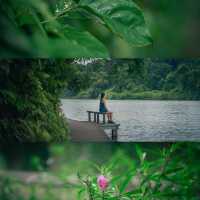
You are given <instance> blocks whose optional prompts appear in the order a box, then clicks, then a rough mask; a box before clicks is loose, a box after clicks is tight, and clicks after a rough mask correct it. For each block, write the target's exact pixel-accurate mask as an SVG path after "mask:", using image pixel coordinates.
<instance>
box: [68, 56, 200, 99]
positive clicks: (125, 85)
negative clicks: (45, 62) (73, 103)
mask: <svg viewBox="0 0 200 200" xmlns="http://www.w3.org/2000/svg"><path fill="white" fill-rule="evenodd" d="M72 65H73V70H74V74H75V75H74V77H71V79H70V80H69V84H68V87H67V89H66V90H65V93H64V96H65V97H71V98H98V96H99V94H100V93H101V92H105V91H106V92H107V95H108V96H109V98H111V99H158V100H162V99H163V100H164V99H165V100H167V99H170V100H176V99H177V100H199V99H200V79H199V77H200V60H199V59H195V60H194V59H193V60H192V59H158V58H155V59H150V58H147V59H107V60H105V59H93V60H88V61H87V62H86V61H84V60H81V59H80V60H77V61H75V62H74V63H73V64H72Z"/></svg>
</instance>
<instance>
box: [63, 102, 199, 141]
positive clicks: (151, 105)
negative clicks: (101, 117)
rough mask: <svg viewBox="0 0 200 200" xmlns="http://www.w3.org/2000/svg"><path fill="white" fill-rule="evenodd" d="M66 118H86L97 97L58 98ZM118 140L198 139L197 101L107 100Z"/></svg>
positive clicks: (94, 107) (95, 106)
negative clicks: (118, 126) (117, 124)
mask: <svg viewBox="0 0 200 200" xmlns="http://www.w3.org/2000/svg"><path fill="white" fill-rule="evenodd" d="M62 105H63V106H62V108H63V111H64V113H65V115H66V116H67V117H68V118H71V119H76V120H82V121H86V120H87V113H86V111H87V110H94V111H95V110H98V105H99V101H98V100H74V99H70V100H68V99H67V100H66V99H65V100H62ZM108 107H109V108H110V110H112V111H113V112H114V121H116V122H118V123H120V124H121V125H120V129H119V137H118V140H119V141H174V140H176V141H197V140H198V141H200V101H146V100H145V101H143V100H109V102H108Z"/></svg>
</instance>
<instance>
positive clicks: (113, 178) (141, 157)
mask: <svg viewBox="0 0 200 200" xmlns="http://www.w3.org/2000/svg"><path fill="white" fill-rule="evenodd" d="M99 146H100V147H101V148H98V149H97V148H96V144H84V145H83V144H65V145H64V144H57V145H51V146H50V147H49V151H50V152H51V153H50V156H49V158H48V159H47V161H46V162H48V163H49V169H48V170H47V171H46V175H45V179H46V180H49V181H46V184H44V183H43V182H42V179H41V180H40V181H41V182H40V181H39V182H38V181H36V182H35V183H34V181H33V182H32V184H30V183H27V184H24V183H26V182H25V181H23V180H21V181H19V179H18V180H17V177H14V176H12V177H6V175H5V174H4V176H2V173H1V179H0V185H1V187H0V188H1V190H0V196H1V199H2V200H5V199H10V198H11V197H12V194H13V193H14V194H15V196H14V197H13V199H21V200H23V199H26V200H30V199H41V198H42V199H46V200H49V199H52V198H53V199H58V200H61V199H71V200H73V199H74V200H75V199H76V200H78V199H81V200H82V199H86V200H87V199H88V200H91V199H95V200H98V199H102V192H101V190H100V189H99V187H98V185H97V177H98V176H99V175H100V174H104V176H106V177H107V178H108V179H109V186H108V188H107V189H106V190H105V192H104V199H105V200H106V199H108V200H111V199H116V200H117V199H120V200H122V199H130V200H142V199H146V200H147V199H148V200H157V199H159V200H160V199H163V200H167V199H173V200H198V199H199V191H200V190H199V189H200V184H199V178H200V177H199V176H200V163H199V162H200V161H199V159H198V156H199V151H200V147H199V144H198V143H162V144H159V143H152V144H151V143H140V144H139V143H129V144H128V143H126V144H99ZM80 152H82V153H81V154H80ZM105 152H106V154H105ZM1 154H2V153H1ZM22 154H23V153H22ZM2 155H3V157H6V155H5V154H2ZM39 158H40V157H38V159H39ZM49 160H52V162H51V164H50V162H49ZM13 167H14V166H13ZM31 169H34V168H32V167H31V168H30V170H31ZM11 172H12V171H11ZM35 173H37V172H35ZM77 173H78V176H77ZM52 175H53V176H54V178H55V179H52V178H48V176H50V177H51V176H52ZM58 180H60V181H61V183H62V184H61V183H60V182H58ZM70 180H73V182H72V183H71V186H70V185H68V184H67V182H69V181H70ZM58 183H60V184H58ZM58 185H59V186H58ZM88 187H90V188H88ZM88 189H89V190H88ZM8 191H12V193H10V192H8ZM88 192H89V193H88ZM88 195H89V196H90V197H92V198H90V199H89V196H88Z"/></svg>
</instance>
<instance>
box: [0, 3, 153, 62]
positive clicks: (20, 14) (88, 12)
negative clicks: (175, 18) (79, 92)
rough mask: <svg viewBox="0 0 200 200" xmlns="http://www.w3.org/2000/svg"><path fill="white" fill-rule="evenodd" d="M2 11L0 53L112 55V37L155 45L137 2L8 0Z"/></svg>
mask: <svg viewBox="0 0 200 200" xmlns="http://www.w3.org/2000/svg"><path fill="white" fill-rule="evenodd" d="M0 13H1V20H0V26H1V30H2V35H1V36H2V37H1V43H2V46H1V49H0V55H1V57H51V58H55V57H65V58H74V57H109V55H110V54H111V52H109V46H108V45H107V41H106V40H107V39H106V38H107V37H113V36H115V37H117V38H119V39H120V40H124V41H126V42H127V43H129V45H130V46H136V47H137V46H145V45H150V44H151V43H152V39H151V36H150V33H149V31H148V28H147V26H146V23H145V20H144V16H143V12H142V10H141V9H140V8H139V7H138V6H137V5H136V4H135V3H134V1H132V0H126V1H122V0H114V1H109V0H96V1H90V0H59V1H58V0H57V1H56V0H51V1H46V0H37V1H35V0H28V1H26V0H16V1H12V0H8V1H6V2H4V1H3V2H2V1H1V12H0ZM96 26H97V28H96ZM105 35H106V36H105Z"/></svg>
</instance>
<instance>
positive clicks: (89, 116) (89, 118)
mask: <svg viewBox="0 0 200 200" xmlns="http://www.w3.org/2000/svg"><path fill="white" fill-rule="evenodd" d="M88 121H89V122H91V112H90V111H88Z"/></svg>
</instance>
